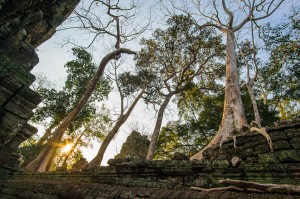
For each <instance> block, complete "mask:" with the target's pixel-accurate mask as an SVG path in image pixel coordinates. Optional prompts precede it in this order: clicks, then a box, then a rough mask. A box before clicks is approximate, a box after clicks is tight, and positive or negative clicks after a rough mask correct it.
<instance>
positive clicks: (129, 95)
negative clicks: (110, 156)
mask: <svg viewBox="0 0 300 199" xmlns="http://www.w3.org/2000/svg"><path fill="white" fill-rule="evenodd" d="M117 68H118V65H117V64H115V65H114V81H115V83H116V87H117V91H118V94H119V96H120V112H119V113H118V118H117V120H116V122H115V123H114V125H113V127H112V128H111V129H110V130H109V132H108V134H107V136H106V137H105V139H104V140H103V142H102V143H101V146H100V148H99V151H98V153H97V154H96V156H95V157H94V158H93V159H92V160H91V161H90V162H89V164H88V168H92V167H97V166H100V165H101V162H102V160H103V156H104V153H105V151H106V149H107V147H108V145H109V144H110V142H111V141H112V139H113V138H114V137H115V135H116V134H117V133H118V131H119V129H120V128H121V126H122V125H123V124H124V123H125V122H126V121H127V119H128V118H129V116H130V114H131V113H132V111H133V110H134V108H135V107H136V105H137V103H138V102H139V100H140V99H142V97H143V95H144V94H145V91H146V89H147V87H148V84H149V82H151V76H145V73H142V71H140V72H137V73H136V74H134V73H132V72H124V73H121V74H119V75H118V73H117Z"/></svg>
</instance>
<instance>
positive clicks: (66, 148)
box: [61, 143, 73, 153]
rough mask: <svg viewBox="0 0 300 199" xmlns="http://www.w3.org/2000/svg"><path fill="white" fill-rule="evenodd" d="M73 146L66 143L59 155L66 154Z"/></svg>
mask: <svg viewBox="0 0 300 199" xmlns="http://www.w3.org/2000/svg"><path fill="white" fill-rule="evenodd" d="M72 146H73V144H72V143H68V144H66V145H65V146H64V147H62V148H61V153H68V152H69V151H70V150H71V149H72Z"/></svg>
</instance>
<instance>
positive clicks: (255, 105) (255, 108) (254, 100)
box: [246, 83, 261, 127]
mask: <svg viewBox="0 0 300 199" xmlns="http://www.w3.org/2000/svg"><path fill="white" fill-rule="evenodd" d="M246 86H247V90H248V93H249V95H250V99H251V102H252V107H253V112H254V117H255V118H254V120H255V122H256V124H258V126H259V127H261V123H260V115H259V111H258V107H257V103H256V98H255V95H254V93H253V90H252V86H251V84H249V83H248V84H247V85H246Z"/></svg>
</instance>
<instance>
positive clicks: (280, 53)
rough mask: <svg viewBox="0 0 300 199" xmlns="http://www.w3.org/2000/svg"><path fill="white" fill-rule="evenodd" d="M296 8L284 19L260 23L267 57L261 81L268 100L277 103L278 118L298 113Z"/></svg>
mask: <svg viewBox="0 0 300 199" xmlns="http://www.w3.org/2000/svg"><path fill="white" fill-rule="evenodd" d="M299 12H300V11H299V9H298V10H297V9H295V10H294V11H293V12H292V13H291V16H290V17H288V19H286V20H285V21H284V22H282V23H280V24H278V25H276V26H275V27H272V26H271V25H270V24H267V25H266V26H264V27H263V31H262V33H263V34H262V35H263V39H264V41H265V43H266V49H267V50H268V52H269V53H270V55H271V56H270V58H269V60H268V62H267V64H266V67H264V69H263V70H262V78H261V84H262V85H263V86H262V87H263V89H264V93H265V94H267V95H268V96H267V97H268V98H269V99H268V103H270V104H272V105H274V106H275V107H277V109H278V110H279V111H280V113H281V119H290V118H293V117H294V116H297V115H299V114H300V101H299V99H300V79H299V77H300V42H299V39H300V38H299V35H300V26H299V20H300V14H299Z"/></svg>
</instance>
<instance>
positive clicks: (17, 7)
mask: <svg viewBox="0 0 300 199" xmlns="http://www.w3.org/2000/svg"><path fill="white" fill-rule="evenodd" d="M78 2H79V0H55V1H54V0H22V1H18V0H2V1H0V55H1V56H3V55H5V56H7V57H8V58H10V61H11V62H14V64H15V65H16V66H17V67H15V68H13V69H10V70H8V71H6V72H5V73H0V174H1V175H0V178H5V177H8V176H9V175H11V174H12V173H13V172H14V171H15V170H16V169H17V165H18V159H19V156H18V155H17V154H16V153H15V151H16V149H17V148H18V146H19V145H20V144H21V143H22V142H23V141H24V140H26V139H28V138H29V137H30V136H32V135H33V134H34V133H36V132H37V129H36V128H34V127H33V126H31V125H29V124H28V123H27V121H28V120H29V119H30V118H31V117H32V114H33V112H32V110H33V109H34V108H35V107H36V106H37V105H38V104H39V103H40V101H41V98H40V96H39V95H38V94H37V93H35V92H33V91H32V90H31V89H30V88H29V86H30V85H31V84H32V82H33V81H34V80H35V77H34V76H33V75H31V74H30V70H31V69H32V68H33V67H34V66H35V65H36V64H37V63H38V61H39V60H38V56H37V54H36V53H35V48H36V47H37V46H39V45H40V44H42V43H43V42H44V41H46V40H47V39H49V38H50V37H51V36H52V35H53V34H54V33H55V29H56V27H57V26H59V25H60V24H61V23H62V22H63V21H64V20H65V19H66V18H67V17H68V16H69V14H70V13H71V12H72V11H73V9H74V8H75V6H76V5H77V4H78ZM2 64H6V63H1V67H2ZM1 69H2V68H1ZM20 71H21V72H20ZM24 79H26V81H24Z"/></svg>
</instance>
